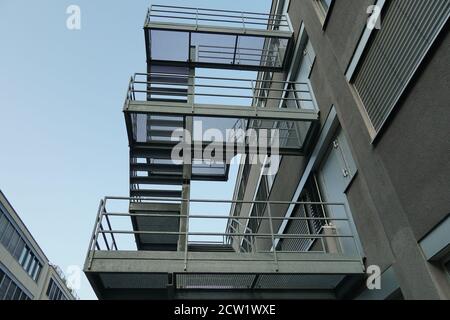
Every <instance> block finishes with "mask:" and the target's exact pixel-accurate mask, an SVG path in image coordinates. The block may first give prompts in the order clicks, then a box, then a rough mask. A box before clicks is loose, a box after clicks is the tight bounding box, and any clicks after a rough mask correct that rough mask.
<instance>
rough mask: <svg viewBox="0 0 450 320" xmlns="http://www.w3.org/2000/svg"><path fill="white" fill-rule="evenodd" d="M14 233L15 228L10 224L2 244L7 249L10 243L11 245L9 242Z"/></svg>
mask: <svg viewBox="0 0 450 320" xmlns="http://www.w3.org/2000/svg"><path fill="white" fill-rule="evenodd" d="M13 231H14V229H13V226H12V225H11V224H10V223H8V226H7V227H6V230H5V232H4V233H3V236H2V244H3V245H4V246H5V248H6V247H7V246H8V243H9V240H10V239H11V236H12V234H13Z"/></svg>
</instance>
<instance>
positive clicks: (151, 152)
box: [131, 142, 176, 159]
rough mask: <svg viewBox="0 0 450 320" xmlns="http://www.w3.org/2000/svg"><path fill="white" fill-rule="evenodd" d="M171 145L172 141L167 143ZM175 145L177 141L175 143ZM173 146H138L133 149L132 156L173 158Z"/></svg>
mask: <svg viewBox="0 0 450 320" xmlns="http://www.w3.org/2000/svg"><path fill="white" fill-rule="evenodd" d="M167 145H168V146H170V142H168V143H167ZM173 145H174V146H175V145H176V143H173ZM172 148H173V147H166V148H158V147H153V148H136V149H133V150H131V157H132V158H151V159H172Z"/></svg>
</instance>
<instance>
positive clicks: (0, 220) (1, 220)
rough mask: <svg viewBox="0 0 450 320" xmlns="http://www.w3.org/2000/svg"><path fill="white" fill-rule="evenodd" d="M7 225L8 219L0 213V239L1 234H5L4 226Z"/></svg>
mask: <svg viewBox="0 0 450 320" xmlns="http://www.w3.org/2000/svg"><path fill="white" fill-rule="evenodd" d="M8 224H9V221H8V219H7V218H6V216H5V215H4V214H3V213H0V239H1V238H2V235H3V232H5V229H6V226H7V225H8Z"/></svg>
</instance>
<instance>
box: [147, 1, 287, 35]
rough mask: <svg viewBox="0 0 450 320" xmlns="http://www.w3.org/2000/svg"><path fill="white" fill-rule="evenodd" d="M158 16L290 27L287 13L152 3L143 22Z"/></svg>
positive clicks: (266, 26)
mask: <svg viewBox="0 0 450 320" xmlns="http://www.w3.org/2000/svg"><path fill="white" fill-rule="evenodd" d="M152 18H153V19H152ZM158 18H161V20H163V19H166V20H167V19H172V20H178V21H186V20H193V21H195V25H196V26H198V25H199V21H204V22H215V23H223V24H225V25H232V26H236V25H237V26H239V25H242V28H243V29H247V27H246V25H251V26H253V27H254V28H258V26H262V27H264V28H265V29H269V30H272V29H273V28H276V27H287V28H289V30H290V29H291V25H290V22H289V19H288V17H287V15H285V14H273V13H257V12H248V11H233V10H220V9H205V8H194V7H183V6H167V5H152V6H151V7H150V9H149V10H148V12H147V17H146V20H145V23H146V25H148V24H150V23H151V22H160V21H158V20H160V19H158ZM233 19H235V20H236V21H235V20H233ZM155 20H156V21H155ZM162 22H164V20H163V21H162Z"/></svg>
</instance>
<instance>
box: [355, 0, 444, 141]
mask: <svg viewBox="0 0 450 320" xmlns="http://www.w3.org/2000/svg"><path fill="white" fill-rule="evenodd" d="M449 16H450V2H449V1H448V0H435V1H422V0H398V1H390V2H388V3H387V4H386V5H385V6H384V7H383V17H382V19H381V29H380V30H374V32H373V33H372V36H371V37H372V38H371V40H370V41H371V43H370V44H369V45H368V46H367V47H366V48H365V49H364V52H363V56H362V58H361V59H360V60H359V62H358V64H357V66H356V70H355V73H354V74H353V77H352V79H351V82H352V84H353V86H354V88H355V91H356V92H357V94H358V95H359V99H360V102H361V104H360V109H361V111H362V113H363V116H364V118H365V121H366V123H367V126H368V128H369V132H370V134H371V136H372V138H375V136H376V135H377V134H378V132H379V131H380V130H381V128H382V127H383V125H384V123H385V122H386V121H387V119H388V117H389V116H390V114H391V113H392V111H393V109H394V107H395V106H396V104H397V102H398V101H399V99H400V97H401V95H402V94H403V92H404V91H405V89H406V87H407V86H408V84H409V82H410V80H411V79H412V77H413V75H414V74H415V72H416V71H417V69H418V67H419V66H420V64H421V62H422V61H423V59H424V58H425V56H426V54H427V52H428V51H429V49H430V47H431V46H432V44H433V43H434V40H435V39H436V38H437V36H438V34H439V33H440V31H441V30H442V28H443V27H444V25H445V23H446V21H447V20H448V18H449Z"/></svg>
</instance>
